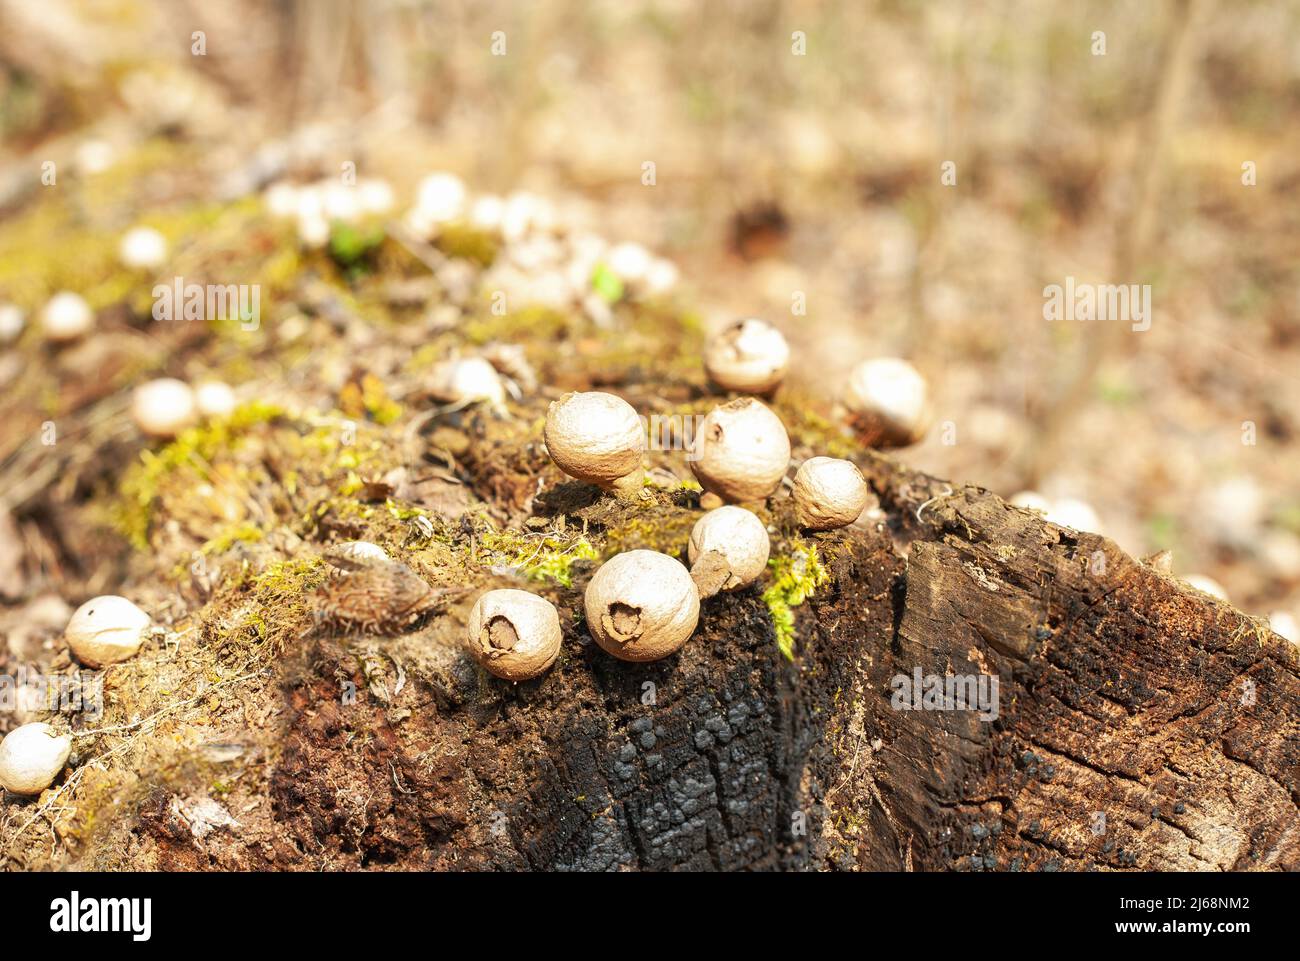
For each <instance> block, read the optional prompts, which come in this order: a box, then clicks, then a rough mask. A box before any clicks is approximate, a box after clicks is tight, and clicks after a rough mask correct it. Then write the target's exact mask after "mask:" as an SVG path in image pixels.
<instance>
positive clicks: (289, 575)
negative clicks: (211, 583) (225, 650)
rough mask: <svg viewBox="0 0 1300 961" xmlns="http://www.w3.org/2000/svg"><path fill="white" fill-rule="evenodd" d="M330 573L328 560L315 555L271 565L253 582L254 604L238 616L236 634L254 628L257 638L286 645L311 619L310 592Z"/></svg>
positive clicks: (252, 595) (250, 588) (251, 591)
mask: <svg viewBox="0 0 1300 961" xmlns="http://www.w3.org/2000/svg"><path fill="white" fill-rule="evenodd" d="M327 576H328V568H327V567H326V565H325V562H324V561H323V560H322V559H321V558H320V557H317V556H315V555H313V556H310V557H293V558H289V559H288V560H283V561H276V562H275V563H274V564H270V565H268V566H267V567H266V568H264V569H263V570H262V571H260V572H259V573H257V574H255V575H254V576H253V578H252V581H251V582H250V583H249V585H248V590H249V595H250V596H249V602H250V603H249V604H248V605H247V606H246V607H244V609H243V612H242V613H243V616H242V617H240V618H237V620H236V624H235V626H234V628H233V633H236V634H238V633H239V632H241V631H248V630H250V629H251V631H252V632H253V634H254V637H255V639H257V640H262V641H269V642H271V643H272V644H273V645H274V646H275V647H276V648H278V647H280V646H282V645H283V643H284V642H285V641H286V640H288V639H289V637H291V636H292V635H293V634H295V633H297V632H299V631H300V630H302V628H304V627H305V626H306V625H307V623H308V622H309V621H310V619H311V615H310V612H309V611H308V609H307V601H306V595H307V593H308V592H310V591H312V590H315V589H316V588H317V587H320V586H321V585H322V584H324V583H325V579H326V577H327Z"/></svg>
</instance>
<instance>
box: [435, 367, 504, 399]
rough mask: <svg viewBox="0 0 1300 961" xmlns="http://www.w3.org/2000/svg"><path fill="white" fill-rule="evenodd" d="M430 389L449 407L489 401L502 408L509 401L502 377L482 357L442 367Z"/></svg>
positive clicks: (439, 368)
mask: <svg viewBox="0 0 1300 961" xmlns="http://www.w3.org/2000/svg"><path fill="white" fill-rule="evenodd" d="M429 390H430V392H431V393H432V394H433V396H434V397H436V398H437V399H438V400H441V401H443V402H445V403H449V404H473V403H477V402H479V401H486V402H487V403H489V404H492V405H493V406H495V407H500V406H501V405H502V404H504V403H505V400H506V388H505V385H504V384H502V383H501V377H500V375H499V374H497V371H496V368H495V367H493V366H492V365H491V364H490V363H488V362H487V361H486V360H484V359H483V358H482V357H460V358H453V359H452V360H445V361H443V362H442V363H440V364H438V365H437V366H436V367H434V369H433V374H432V375H431V377H430V379H429Z"/></svg>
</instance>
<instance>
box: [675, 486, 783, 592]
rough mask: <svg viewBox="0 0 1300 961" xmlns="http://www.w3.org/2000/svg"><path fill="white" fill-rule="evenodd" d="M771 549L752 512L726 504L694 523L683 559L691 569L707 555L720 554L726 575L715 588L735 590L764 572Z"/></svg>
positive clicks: (768, 540) (759, 521)
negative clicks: (685, 557)
mask: <svg viewBox="0 0 1300 961" xmlns="http://www.w3.org/2000/svg"><path fill="white" fill-rule="evenodd" d="M771 549H772V545H771V541H770V539H769V538H768V536H767V528H765V527H764V526H763V522H762V521H761V520H759V519H758V517H757V516H755V514H754V513H753V512H752V511H747V510H745V508H743V507H732V506H730V505H728V506H725V507H719V508H717V509H716V510H711V511H709V512H708V513H707V514H705V515H704V516H703V517H701V518H700V519H699V520H698V521H696V522H695V526H694V527H693V528H691V539H690V543H689V544H688V546H687V556H688V557H689V558H690V561H691V565H692V567H694V566H695V565H696V564H697V563H698V562H699V560H700V558H702V557H704V556H705V555H707V554H710V553H713V554H718V555H720V556H721V558H722V560H723V562H724V564H725V567H726V572H727V573H726V580H725V581H723V582H722V584H721V585H720V587H719V588H718V589H719V590H724V591H738V590H740V589H741V588H742V587H745V586H746V585H749V584H752V583H753V582H754V581H756V580H758V579H759V578H760V577H761V576H762V575H763V571H765V570H767V557H768V553H769V552H770V551H771ZM697 583H698V581H697Z"/></svg>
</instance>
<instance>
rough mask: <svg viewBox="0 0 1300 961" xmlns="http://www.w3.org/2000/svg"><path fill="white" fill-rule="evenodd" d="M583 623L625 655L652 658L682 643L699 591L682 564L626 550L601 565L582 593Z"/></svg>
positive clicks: (694, 617) (695, 616)
mask: <svg viewBox="0 0 1300 961" xmlns="http://www.w3.org/2000/svg"><path fill="white" fill-rule="evenodd" d="M584 606H585V609H586V612H587V628H588V630H590V631H591V636H592V637H594V638H595V639H596V643H597V644H599V645H600V646H601V647H602V648H604V650H605V651H606V652H608V653H610V654H613V655H614V656H615V657H617V658H619V659H620V660H624V661H657V660H659V659H660V658H662V657H667V656H668V655H669V654H672V653H673V652H674V651H676V650H678V649H679V648H680V647H681V646H682V645H683V644H685V643H686V640H687V638H689V637H690V636H691V633H692V632H693V631H694V630H695V625H696V624H697V623H698V622H699V619H700V595H699V592H698V591H697V590H696V587H695V582H694V581H693V580H691V575H690V574H689V573H688V572H687V570H686V568H685V567H684V566H683V565H682V564H681V563H680V562H679V561H677V560H676V559H675V558H672V557H669V556H668V555H667V554H660V553H659V552H658V551H645V550H636V551H626V552H624V553H622V554H616V555H615V556H613V557H611V558H610V559H609V560H608V561H606V562H605V563H604V564H602V565H601V567H600V569H599V570H598V571H596V573H595V574H594V575H593V576H592V578H591V581H590V582H589V583H588V584H587V593H586V595H585V597H584Z"/></svg>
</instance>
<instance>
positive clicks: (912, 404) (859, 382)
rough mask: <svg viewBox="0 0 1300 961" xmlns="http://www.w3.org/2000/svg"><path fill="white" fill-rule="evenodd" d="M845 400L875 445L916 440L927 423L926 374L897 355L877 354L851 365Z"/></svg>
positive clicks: (928, 419) (903, 444) (924, 429)
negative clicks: (873, 357) (853, 365)
mask: <svg viewBox="0 0 1300 961" xmlns="http://www.w3.org/2000/svg"><path fill="white" fill-rule="evenodd" d="M844 403H845V406H847V407H848V408H849V410H850V411H852V413H853V414H854V416H855V417H856V419H857V420H858V422H859V425H860V426H861V427H862V428H863V430H864V432H865V433H867V434H868V435H870V442H871V443H873V444H875V445H877V446H881V447H905V446H907V445H908V444H915V443H916V442H917V441H919V440H920V439H921V438H922V437H924V436H925V432H926V430H928V429H929V426H930V402H929V399H928V391H927V388H926V384H925V378H924V377H922V376H921V375H920V374H919V373H918V372H917V370H916V368H915V367H913V366H912V365H911V364H909V363H908V362H907V361H905V360H900V359H898V358H897V357H877V358H875V359H873V360H866V361H863V362H862V363H860V364H858V366H857V367H855V368H853V372H852V373H851V374H850V375H849V382H848V385H847V386H846V388H845V390H844Z"/></svg>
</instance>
